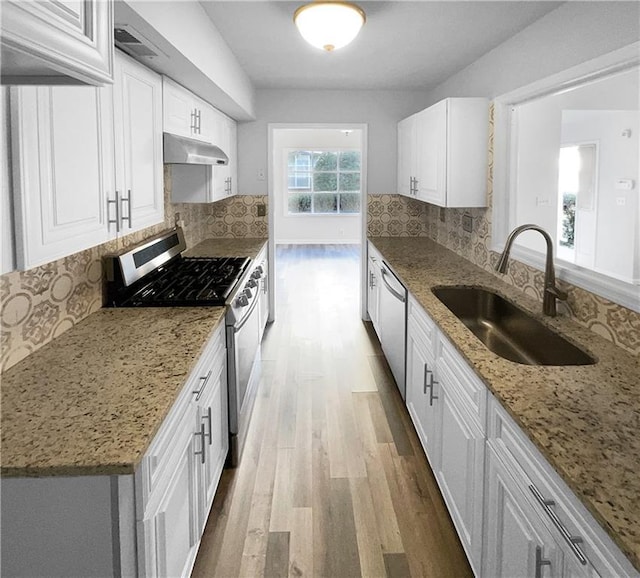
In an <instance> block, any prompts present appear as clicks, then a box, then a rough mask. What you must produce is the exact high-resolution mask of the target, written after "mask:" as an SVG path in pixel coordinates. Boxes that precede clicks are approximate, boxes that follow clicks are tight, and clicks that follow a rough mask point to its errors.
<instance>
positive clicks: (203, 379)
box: [191, 369, 213, 401]
mask: <svg viewBox="0 0 640 578" xmlns="http://www.w3.org/2000/svg"><path fill="white" fill-rule="evenodd" d="M212 371H213V370H212V369H210V370H209V371H208V372H207V375H205V376H204V377H199V378H198V379H199V380H200V381H201V382H202V385H201V386H200V389H198V390H196V391H192V392H191V393H193V394H194V395H195V396H196V401H200V397H201V396H202V392H204V388H205V387H207V383H208V382H209V379H210V378H211V372H212Z"/></svg>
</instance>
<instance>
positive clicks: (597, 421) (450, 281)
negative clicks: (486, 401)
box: [370, 237, 640, 569]
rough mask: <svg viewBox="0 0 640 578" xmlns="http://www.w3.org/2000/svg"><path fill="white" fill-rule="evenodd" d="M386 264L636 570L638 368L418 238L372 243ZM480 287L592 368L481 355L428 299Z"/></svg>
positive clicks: (639, 530)
mask: <svg viewBox="0 0 640 578" xmlns="http://www.w3.org/2000/svg"><path fill="white" fill-rule="evenodd" d="M370 241H371V242H372V243H373V244H374V245H375V247H376V248H377V249H378V250H379V251H380V253H381V254H382V255H383V257H384V258H385V261H387V263H388V264H389V265H390V266H391V268H392V269H393V270H394V272H395V273H396V274H397V275H398V276H399V277H400V278H401V280H402V281H403V282H404V284H405V286H406V287H407V289H408V290H409V292H410V293H412V294H413V296H414V297H415V298H416V299H417V301H418V302H419V303H420V304H421V305H422V307H423V308H424V309H425V310H426V311H427V312H428V313H429V315H430V316H431V317H432V318H433V319H434V321H435V322H436V323H437V325H438V326H439V327H440V328H441V329H442V331H443V333H444V334H445V335H447V336H448V337H449V338H450V340H451V341H452V343H453V344H454V345H455V346H456V347H457V349H458V350H459V351H460V353H461V354H462V355H463V356H464V357H465V358H466V359H467V360H468V361H469V363H470V365H471V367H472V368H473V369H474V370H475V372H476V373H477V375H478V376H479V377H480V378H481V379H482V380H483V381H484V383H485V384H486V385H487V386H488V388H489V389H490V390H491V392H492V393H493V395H495V397H496V398H497V399H499V400H500V402H501V403H502V405H503V406H504V407H505V409H506V410H507V411H508V412H509V414H510V415H511V416H512V417H513V418H514V419H515V420H516V421H517V422H518V423H519V424H520V425H521V427H522V428H523V430H524V432H525V433H526V434H527V435H528V436H529V438H530V439H531V440H532V441H533V443H534V444H535V445H536V446H537V447H538V448H539V449H540V451H541V452H542V453H543V454H544V455H545V457H546V458H547V460H548V461H549V463H550V464H551V465H552V466H553V467H554V468H555V469H556V470H557V471H558V473H559V474H560V476H561V477H562V478H563V479H564V481H565V482H566V483H567V485H569V486H570V487H571V489H572V490H573V491H574V492H575V494H576V495H577V496H578V497H579V498H580V499H581V500H582V502H583V503H584V504H585V506H586V507H587V508H588V509H589V511H590V512H591V513H592V514H593V515H594V517H595V518H596V519H597V520H598V521H599V522H600V524H601V525H602V526H603V527H604V528H605V530H607V531H608V533H609V534H610V536H611V537H612V538H613V540H614V541H615V542H616V543H617V544H618V545H619V546H620V548H621V549H622V551H623V552H625V554H626V555H627V556H628V557H629V559H630V561H631V562H632V563H633V564H634V566H635V567H636V568H638V569H640V476H639V475H638V471H640V434H639V432H640V387H639V384H638V379H639V376H640V362H639V360H638V358H637V357H635V356H633V355H631V354H630V353H627V352H626V351H624V350H623V349H621V348H619V347H616V346H615V345H614V344H612V343H610V342H609V341H607V340H605V339H604V338H602V337H600V336H598V335H596V334H595V333H593V332H592V331H589V330H588V329H586V328H585V327H582V326H581V325H579V324H577V323H576V322H574V321H572V320H570V319H568V318H567V317H563V316H558V317H555V318H551V317H545V316H543V315H542V304H541V303H540V302H538V301H537V300H534V299H532V298H531V297H529V296H527V295H525V294H524V293H523V292H521V291H519V290H518V289H516V288H514V287H512V286H511V285H508V284H507V283H506V282H504V281H502V280H501V279H500V278H499V277H498V276H495V275H492V274H491V273H489V272H487V271H484V270H483V269H480V268H479V267H477V266H475V265H473V264H472V263H470V262H469V261H467V260H465V259H463V258H462V257H460V256H458V255H456V254H455V253H453V252H452V251H449V250H448V249H445V248H444V247H442V246H441V245H438V244H436V243H434V242H432V241H430V240H429V239H424V238H403V237H400V238H386V237H385V238H383V237H378V238H371V239H370ZM438 285H480V286H483V287H486V288H489V289H493V290H495V291H496V292H497V293H500V294H502V295H503V296H504V297H506V298H508V299H509V300H511V301H513V302H514V303H516V304H517V305H519V306H521V307H522V308H523V309H525V310H527V311H528V312H530V313H532V314H533V315H534V316H535V317H536V318H538V319H539V320H540V321H541V322H543V323H544V324H545V325H547V326H549V327H552V328H554V329H555V330H556V331H557V332H559V333H561V334H562V335H564V336H565V337H566V338H568V339H569V340H570V341H572V342H573V343H575V344H576V345H579V346H580V347H581V348H582V349H584V350H586V351H588V352H589V353H591V354H592V355H593V356H594V357H595V358H596V359H597V360H598V361H597V363H596V364H595V365H585V366H565V367H558V366H527V365H520V364H517V363H514V362H511V361H507V360H505V359H502V358H501V357H498V356H497V355H495V354H494V353H492V352H491V351H489V350H488V349H487V348H486V347H485V346H484V345H483V344H482V343H481V342H480V341H479V340H478V339H477V338H476V337H475V336H474V335H473V333H471V331H469V330H468V329H467V328H466V327H465V326H464V325H463V324H462V322H461V321H459V320H458V318H457V317H455V315H454V314H453V313H451V312H450V311H449V309H447V307H446V306H445V305H443V304H442V303H441V302H440V301H439V300H438V298H437V297H435V295H433V293H432V292H431V289H432V287H436V286H438Z"/></svg>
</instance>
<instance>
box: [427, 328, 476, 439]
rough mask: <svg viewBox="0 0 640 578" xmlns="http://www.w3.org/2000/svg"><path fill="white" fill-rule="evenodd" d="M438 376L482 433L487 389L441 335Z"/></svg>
mask: <svg viewBox="0 0 640 578" xmlns="http://www.w3.org/2000/svg"><path fill="white" fill-rule="evenodd" d="M438 374H439V375H440V377H441V378H444V379H445V380H446V381H447V384H448V385H449V386H450V387H452V388H453V389H454V390H455V394H456V396H457V397H458V398H459V399H460V401H462V402H463V403H464V407H465V409H466V410H467V412H468V413H469V414H470V415H471V416H473V417H474V419H476V420H477V423H478V426H479V427H480V429H481V430H482V431H483V432H484V431H485V429H486V422H487V387H486V386H485V384H484V383H483V382H482V381H481V380H480V378H479V377H478V376H477V375H475V374H474V373H473V371H472V370H471V369H470V368H469V365H468V364H467V362H466V361H465V360H464V359H463V358H462V356H461V355H460V354H459V353H458V352H457V350H456V349H455V347H454V346H453V345H451V343H450V342H449V341H448V340H447V339H446V338H445V337H444V336H442V335H440V356H439V358H438Z"/></svg>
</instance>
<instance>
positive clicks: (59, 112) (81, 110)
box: [10, 87, 116, 269]
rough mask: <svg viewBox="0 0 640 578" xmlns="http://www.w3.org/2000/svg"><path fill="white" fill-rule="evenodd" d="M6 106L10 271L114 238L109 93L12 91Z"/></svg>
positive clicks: (61, 89)
mask: <svg viewBox="0 0 640 578" xmlns="http://www.w3.org/2000/svg"><path fill="white" fill-rule="evenodd" d="M10 106H11V117H12V125H11V136H12V152H13V176H14V179H13V187H14V203H15V207H14V208H15V211H16V241H17V243H16V245H17V246H16V250H17V265H18V268H20V269H29V268H31V267H35V266H36V265H42V264H43V263H47V262H50V261H53V260H55V259H59V258H61V257H64V256H66V255H70V254H72V253H75V252H77V251H81V250H83V249H87V248H89V247H92V246H95V245H99V244H100V243H104V242H105V241H107V240H108V239H110V238H112V237H114V236H115V234H116V227H115V225H111V230H109V224H108V220H109V217H108V213H109V212H110V214H111V218H112V219H114V218H115V210H114V209H115V207H113V206H111V207H108V204H107V201H108V200H111V201H113V200H114V195H115V184H114V174H113V163H114V160H113V105H112V90H111V87H108V88H103V89H99V88H91V87H82V88H80V87H51V88H48V87H38V88H36V87H20V88H13V89H12V90H11V104H10Z"/></svg>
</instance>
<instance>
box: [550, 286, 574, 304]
mask: <svg viewBox="0 0 640 578" xmlns="http://www.w3.org/2000/svg"><path fill="white" fill-rule="evenodd" d="M547 292H548V293H551V295H553V296H554V297H555V298H556V299H559V300H560V301H566V300H567V297H568V296H569V294H568V293H567V292H566V291H563V290H562V289H559V288H558V287H557V286H556V285H554V286H552V287H549V288H548V289H547Z"/></svg>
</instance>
